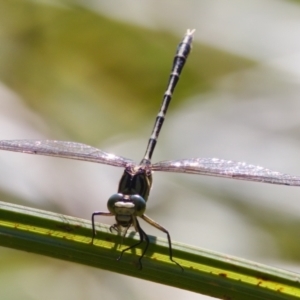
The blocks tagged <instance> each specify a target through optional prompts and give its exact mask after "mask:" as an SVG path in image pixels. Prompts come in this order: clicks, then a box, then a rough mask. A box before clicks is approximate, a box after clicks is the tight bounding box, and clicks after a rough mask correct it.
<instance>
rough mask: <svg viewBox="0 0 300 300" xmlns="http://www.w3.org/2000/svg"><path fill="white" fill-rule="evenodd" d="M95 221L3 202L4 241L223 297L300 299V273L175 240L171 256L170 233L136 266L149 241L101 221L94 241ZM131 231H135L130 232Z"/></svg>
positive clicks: (0, 235) (0, 241) (0, 225)
mask: <svg viewBox="0 0 300 300" xmlns="http://www.w3.org/2000/svg"><path fill="white" fill-rule="evenodd" d="M91 233H92V230H91V222H90V221H87V220H83V219H78V218H74V217H70V216H65V215H61V214H55V213H51V212H48V211H42V210H37V209H33V208H29V207H24V206H19V205H14V204H10V203H5V202H0V245H1V246H5V247H10V248H14V249H19V250H23V251H28V252H32V253H36V254H41V255H46V256H50V257H54V258H58V259H63V260H66V261H71V262H76V263H80V264H85V265H89V266H93V267H97V268H101V269H104V270H109V271H112V272H117V273H120V274H124V275H129V276H133V277H138V278H141V279H145V280H150V281H154V282H158V283H161V284H166V285H170V286H174V287H177V288H181V289H186V290H189V291H193V292H197V293H202V294H205V295H209V296H212V297H217V298H221V299H249V300H250V299H251V300H253V299H272V300H274V299H300V283H299V281H300V276H299V275H297V274H295V273H291V272H287V271H283V270H279V269H275V268H271V267H268V266H264V265H261V264H258V263H254V262H250V261H246V260H243V259H238V258H234V257H230V256H227V255H222V254H217V253H214V252H211V251H207V250H202V249H197V248H194V247H190V246H186V245H183V244H180V243H176V242H173V244H172V245H173V252H174V253H173V254H174V255H173V256H174V259H175V260H176V261H177V262H179V263H180V265H182V267H183V268H184V271H181V270H180V268H179V267H178V266H176V264H174V263H172V262H171V261H170V260H169V252H168V243H167V241H166V240H165V239H160V238H156V237H150V246H149V250H148V251H147V253H146V255H145V258H144V259H143V260H142V262H143V269H142V270H139V269H138V268H137V260H138V256H140V255H141V253H142V249H143V247H144V246H145V245H144V243H143V244H142V245H140V246H139V247H137V248H134V249H132V250H130V251H128V252H125V253H124V255H123V257H122V259H121V260H120V261H117V260H116V258H117V257H118V256H119V255H120V253H121V251H122V249H124V248H125V247H128V246H130V245H132V244H133V243H134V242H136V238H134V237H133V238H132V237H129V238H124V240H123V245H122V246H120V242H121V237H120V236H118V235H117V234H113V233H111V232H110V230H109V226H108V225H103V224H98V225H97V236H96V239H95V241H94V245H92V244H91V241H92V239H91ZM129 235H130V236H132V235H131V234H129Z"/></svg>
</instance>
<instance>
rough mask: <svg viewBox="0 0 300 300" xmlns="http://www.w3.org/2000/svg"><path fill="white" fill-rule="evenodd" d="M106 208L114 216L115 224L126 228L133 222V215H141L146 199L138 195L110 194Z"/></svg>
mask: <svg viewBox="0 0 300 300" xmlns="http://www.w3.org/2000/svg"><path fill="white" fill-rule="evenodd" d="M107 208H108V210H109V211H110V212H111V213H112V214H114V215H115V216H116V221H117V225H121V226H122V227H125V228H128V227H130V226H131V225H132V223H133V216H139V217H140V216H142V215H143V214H144V212H145V209H146V201H145V200H144V199H143V197H141V196H140V195H138V194H136V195H123V194H121V193H118V194H114V195H112V196H111V197H110V198H109V199H108V202H107Z"/></svg>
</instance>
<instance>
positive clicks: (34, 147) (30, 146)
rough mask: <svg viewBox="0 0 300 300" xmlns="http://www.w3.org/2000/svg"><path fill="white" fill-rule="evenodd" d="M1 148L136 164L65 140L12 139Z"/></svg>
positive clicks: (120, 163) (115, 163)
mask: <svg viewBox="0 0 300 300" xmlns="http://www.w3.org/2000/svg"><path fill="white" fill-rule="evenodd" d="M0 149H2V150H8V151H14V152H22V153H29V154H38V155H46V156H57V157H63V158H70V159H77V160H84V161H91V162H96V163H100V164H107V165H111V166H116V167H125V166H126V165H127V164H131V165H135V163H134V162H133V161H132V160H131V159H128V158H124V157H121V156H116V155H114V154H111V153H106V152H104V151H102V150H99V149H97V148H93V147H91V146H88V145H85V144H80V143H74V142H65V141H55V140H11V141H0Z"/></svg>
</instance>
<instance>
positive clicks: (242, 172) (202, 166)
mask: <svg viewBox="0 0 300 300" xmlns="http://www.w3.org/2000/svg"><path fill="white" fill-rule="evenodd" d="M152 170H153V171H164V172H179V173H188V174H199V175H207V176H216V177H227V178H232V179H240V180H247V181H258V182H265V183H273V184H283V185H293V186H300V176H292V175H288V174H282V173H279V172H276V171H272V170H269V169H265V168H263V167H260V166H254V165H249V164H246V163H244V162H236V161H231V160H223V159H218V158H192V159H180V160H170V161H161V162H158V163H156V164H154V165H152Z"/></svg>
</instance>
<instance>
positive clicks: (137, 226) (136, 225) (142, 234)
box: [117, 217, 149, 270]
mask: <svg viewBox="0 0 300 300" xmlns="http://www.w3.org/2000/svg"><path fill="white" fill-rule="evenodd" d="M133 226H134V228H135V230H136V231H137V232H138V233H139V235H140V241H139V242H137V243H135V244H134V245H131V246H130V247H127V248H125V249H124V250H122V252H121V254H120V256H119V257H118V258H117V260H120V259H121V258H122V256H123V254H124V252H125V251H128V250H130V249H133V248H135V247H137V246H138V245H140V244H141V243H142V242H143V241H144V240H145V241H146V247H145V248H144V250H143V253H142V255H141V256H140V258H139V269H140V270H141V269H142V268H143V265H142V258H143V257H144V255H145V253H146V251H147V249H148V246H149V237H148V236H147V234H146V233H145V231H144V230H143V229H142V228H141V226H140V224H139V222H138V220H137V218H136V217H134V218H133Z"/></svg>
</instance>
